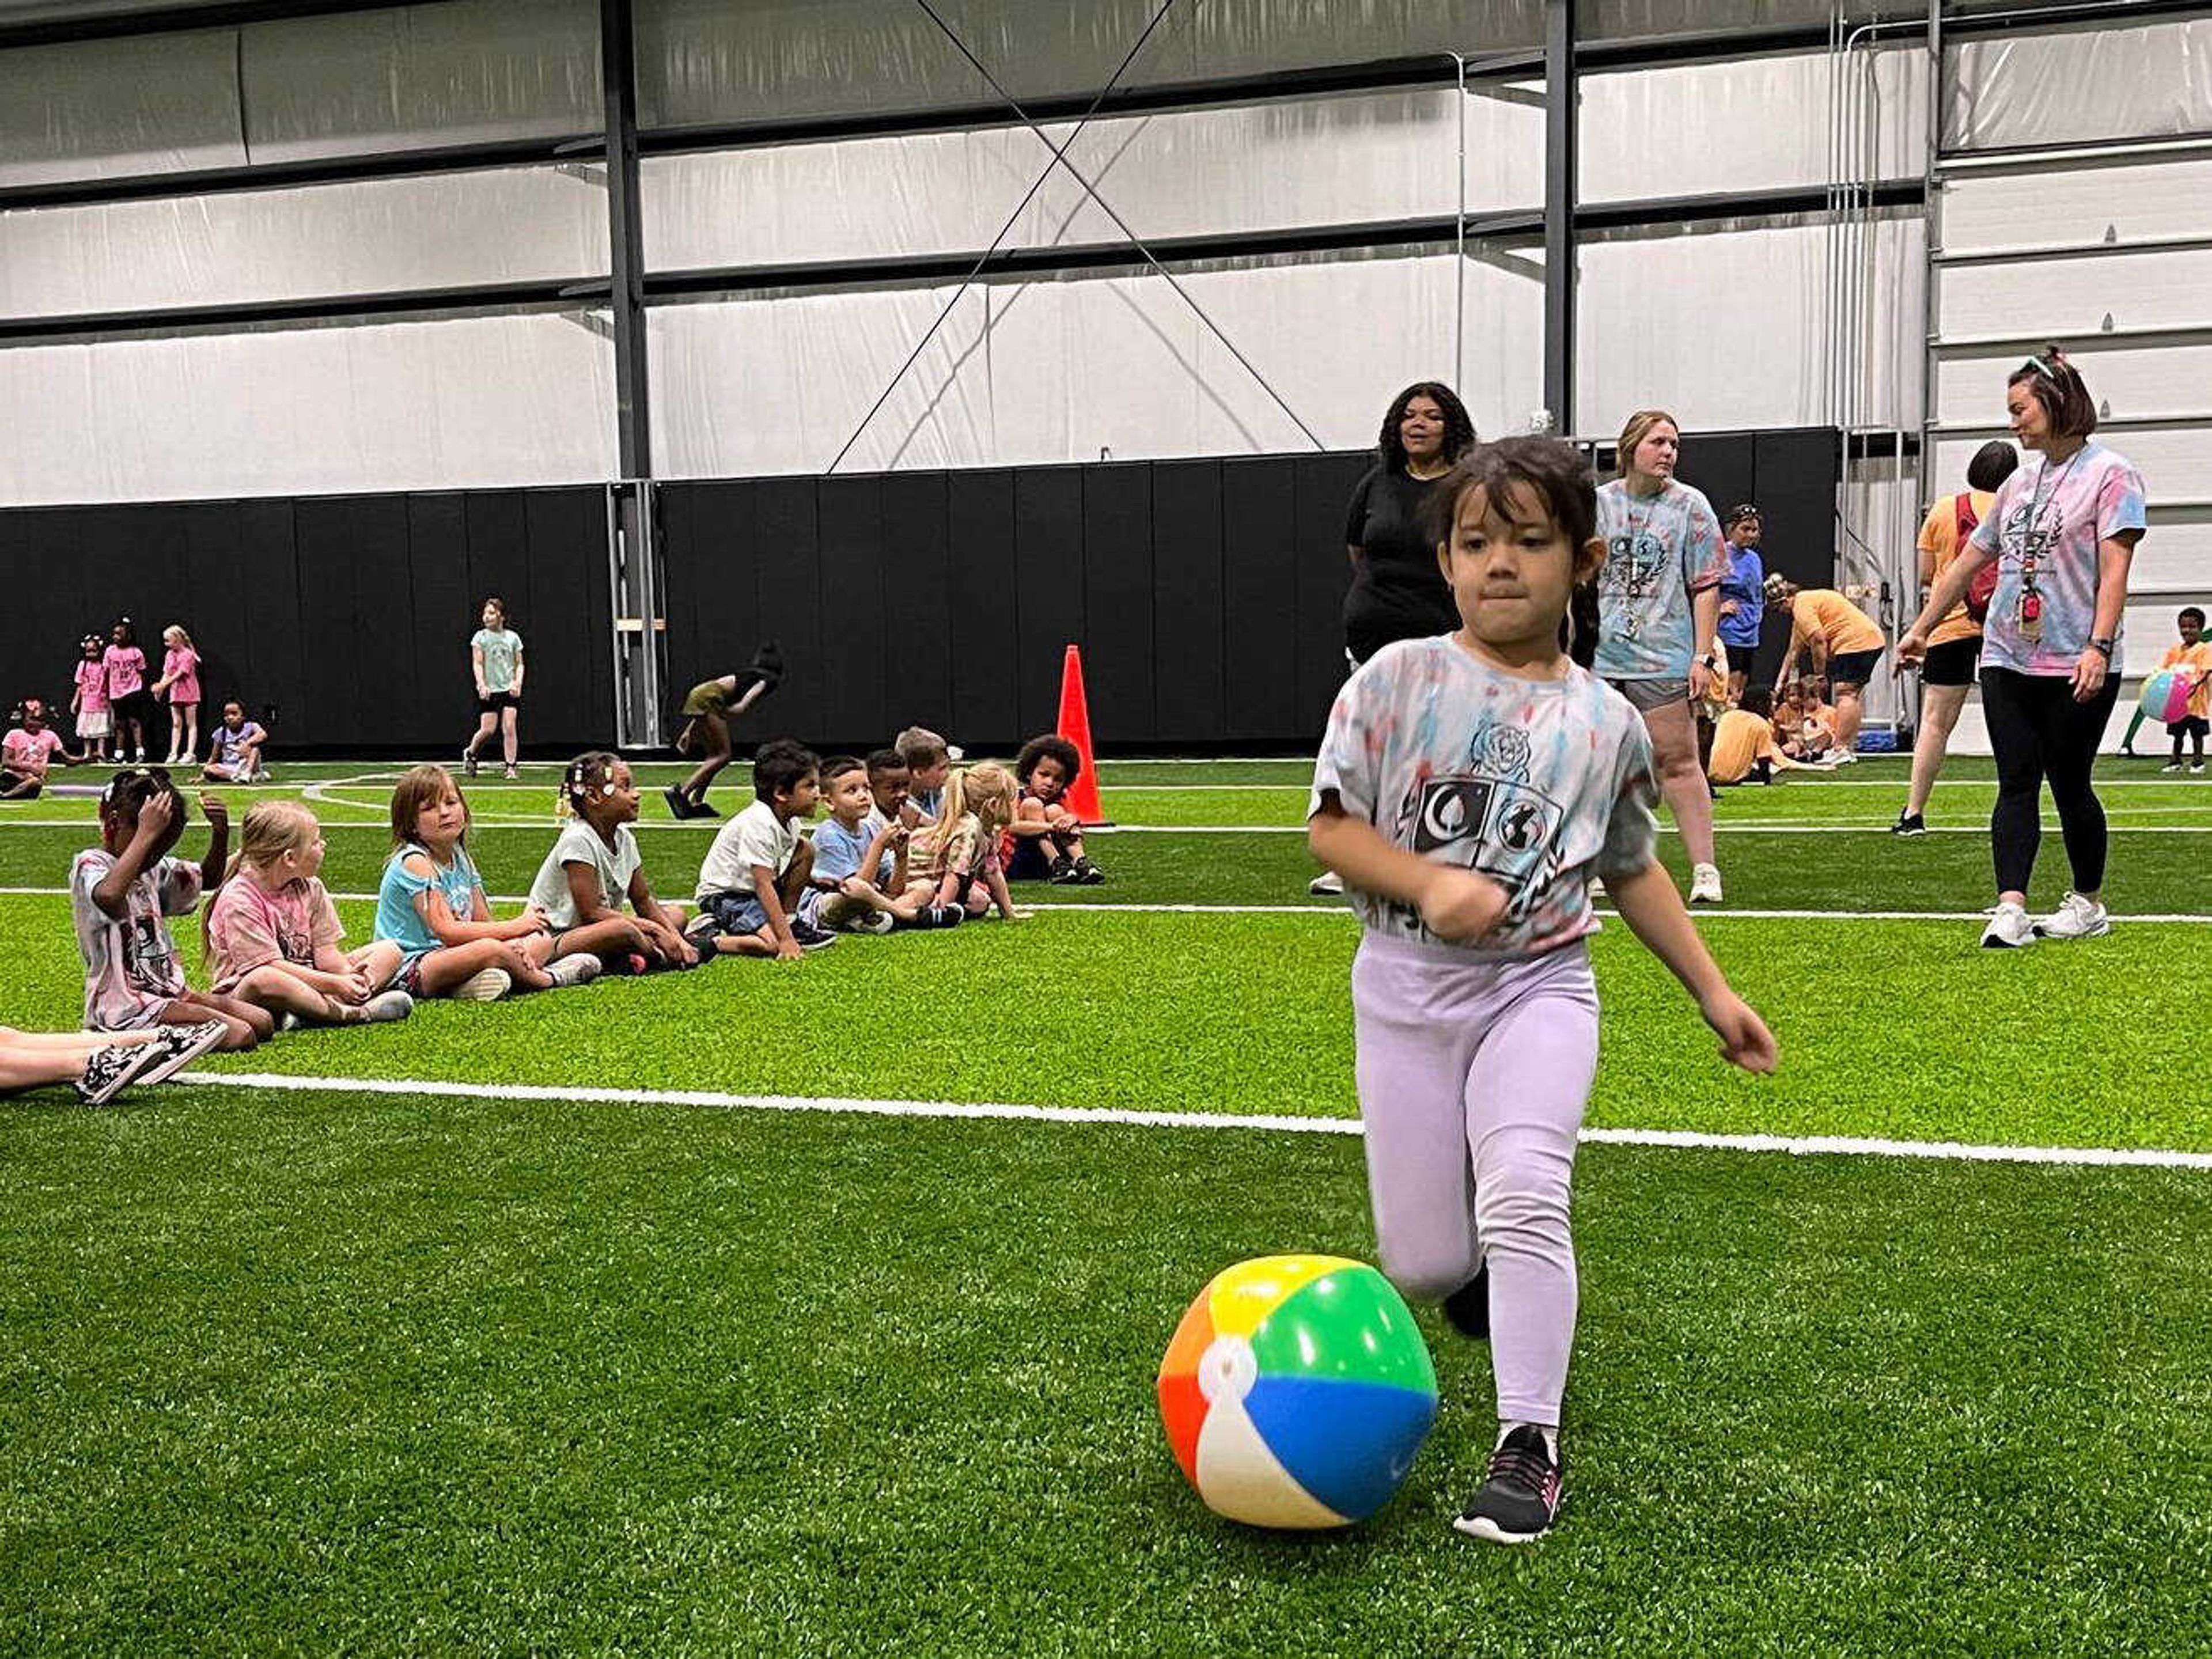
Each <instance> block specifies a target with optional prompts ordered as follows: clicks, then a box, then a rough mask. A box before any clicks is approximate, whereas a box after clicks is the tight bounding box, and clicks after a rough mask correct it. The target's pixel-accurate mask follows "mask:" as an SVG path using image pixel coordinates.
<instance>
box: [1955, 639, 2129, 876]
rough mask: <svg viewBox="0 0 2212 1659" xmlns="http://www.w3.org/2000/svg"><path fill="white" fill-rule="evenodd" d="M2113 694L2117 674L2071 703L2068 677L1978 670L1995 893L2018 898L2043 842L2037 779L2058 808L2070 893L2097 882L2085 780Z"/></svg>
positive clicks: (2094, 827)
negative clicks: (1992, 780)
mask: <svg viewBox="0 0 2212 1659" xmlns="http://www.w3.org/2000/svg"><path fill="white" fill-rule="evenodd" d="M2119 695H2120V677H2119V676H2118V674H2117V673H2114V674H2107V675H2106V677H2105V685H2104V689H2103V690H2100V692H2098V693H2097V695H2096V696H2094V697H2092V698H2091V699H2090V700H2089V701H2088V702H2075V701H2074V682H2073V680H2072V679H2070V678H2059V677H2056V676H2044V675H2039V674H2019V673H2015V672H2014V671H2012V670H2011V669H2009V668H1984V670H1982V717H1983V719H1984V720H1985V721H1986V722H1987V723H1988V726H1989V730H1990V748H1991V749H1993V750H1996V760H1997V804H1996V808H1995V810H1994V811H1991V812H1990V850H1991V852H1992V853H1993V854H1994V855H1995V857H1996V869H1997V891H1999V892H2000V893H2015V892H2016V893H2024V892H2026V891H2027V883H2028V878H2030V877H2031V876H2033V874H2034V873H2035V854H2036V849H2037V848H2038V847H2039V845H2040V844H2041V843H2042V840H2043V823H2042V812H2041V802H2040V800H2039V796H2040V794H2041V793H2042V786H2043V783H2044V781H2045V779H2048V780H2049V781H2050V783H2051V802H2052V804H2053V805H2056V806H2057V808H2058V824H2059V829H2060V832H2061V833H2062V834H2063V836H2064V837H2065V840H2066V861H2067V862H2068V863H2069V865H2071V866H2073V872H2074V890H2075V892H2077V893H2093V892H2096V891H2097V890H2099V889H2100V888H2101V887H2103V886H2104V884H2105V808H2104V806H2103V805H2102V803H2100V801H2099V800H2098V799H2097V792H2096V790H2095V788H2094V787H2093V786H2092V785H2091V783H2090V781H2089V771H2090V769H2091V768H2092V767H2093V766H2094V765H2095V764H2096V760H2097V745H2098V744H2100V743H2101V742H2103V741H2104V737H2105V723H2106V721H2107V720H2110V719H2111V718H2112V705H2113V704H2114V703H2115V702H2118V699H2119Z"/></svg>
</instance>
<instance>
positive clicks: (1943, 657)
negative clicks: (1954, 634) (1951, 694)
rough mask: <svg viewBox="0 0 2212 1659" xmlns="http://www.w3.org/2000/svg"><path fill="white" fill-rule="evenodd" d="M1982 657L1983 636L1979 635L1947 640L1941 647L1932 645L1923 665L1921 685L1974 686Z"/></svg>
mask: <svg viewBox="0 0 2212 1659" xmlns="http://www.w3.org/2000/svg"><path fill="white" fill-rule="evenodd" d="M1981 655H1982V636H1981V635H1979V634H1969V635H1966V638H1965V639H1963V640H1946V641H1943V643H1942V644H1941V645H1931V646H1929V647H1928V655H1927V657H1926V658H1925V659H1923V662H1922V664H1921V668H1920V683H1921V684H1923V685H1972V684H1973V683H1974V673H1975V670H1976V668H1977V666H1978V664H1979V663H1980V661H1981Z"/></svg>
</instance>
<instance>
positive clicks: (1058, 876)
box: [1044, 853, 1079, 887]
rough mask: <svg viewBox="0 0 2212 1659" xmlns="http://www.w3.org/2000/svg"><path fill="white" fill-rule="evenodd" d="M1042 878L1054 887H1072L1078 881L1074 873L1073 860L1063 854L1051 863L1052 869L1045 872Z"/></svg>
mask: <svg viewBox="0 0 2212 1659" xmlns="http://www.w3.org/2000/svg"><path fill="white" fill-rule="evenodd" d="M1044 878H1045V879H1046V880H1047V881H1048V882H1050V883H1051V884H1053V885H1054V886H1055V887H1068V886H1073V884H1075V882H1076V881H1077V880H1079V877H1078V876H1077V875H1076V873H1075V860H1073V859H1072V858H1069V857H1068V856H1067V855H1066V854H1064V853H1063V854H1061V855H1060V857H1058V858H1056V859H1054V860H1053V861H1052V867H1051V868H1050V869H1048V870H1047V871H1046V872H1045V874H1044Z"/></svg>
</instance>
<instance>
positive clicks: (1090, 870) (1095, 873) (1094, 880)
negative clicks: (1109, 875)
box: [1075, 858, 1106, 887]
mask: <svg viewBox="0 0 2212 1659" xmlns="http://www.w3.org/2000/svg"><path fill="white" fill-rule="evenodd" d="M1105 879H1106V872H1104V871H1103V870H1101V869H1100V868H1099V867H1098V866H1097V865H1095V864H1093V863H1092V862H1091V860H1089V859H1087V858H1085V859H1078V860H1076V861H1075V884H1076V885H1077V886H1078V887H1096V886H1097V885H1098V884H1099V883H1101V882H1103V881H1104V880H1105Z"/></svg>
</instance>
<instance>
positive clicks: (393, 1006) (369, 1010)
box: [361, 991, 415, 1025]
mask: <svg viewBox="0 0 2212 1659" xmlns="http://www.w3.org/2000/svg"><path fill="white" fill-rule="evenodd" d="M413 1012H415V999H414V998H413V997H410V996H409V995H408V994H407V993H406V992H404V991H380V992H379V993H378V994H376V995H374V996H373V997H371V998H370V999H369V1000H368V1001H367V1002H364V1003H362V1005H361V1017H362V1019H364V1020H366V1021H367V1022H368V1024H372V1025H387V1024H391V1023H392V1021H393V1020H395V1019H404V1018H407V1016H408V1015H410V1014H411V1013H413Z"/></svg>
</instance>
